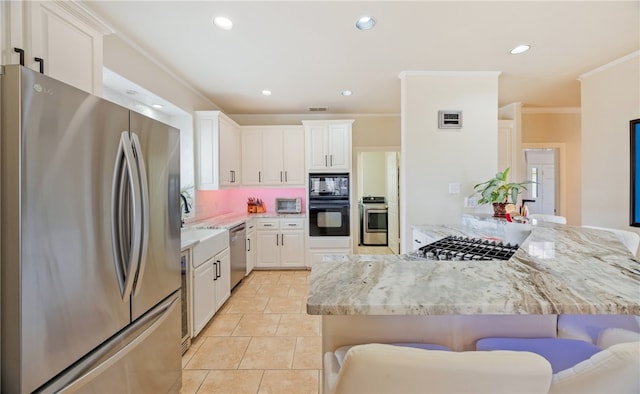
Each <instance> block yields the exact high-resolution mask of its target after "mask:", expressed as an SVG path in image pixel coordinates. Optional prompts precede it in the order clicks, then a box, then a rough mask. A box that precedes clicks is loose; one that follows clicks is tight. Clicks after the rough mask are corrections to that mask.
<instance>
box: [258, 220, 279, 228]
mask: <svg viewBox="0 0 640 394" xmlns="http://www.w3.org/2000/svg"><path fill="white" fill-rule="evenodd" d="M256 228H257V229H258V230H277V229H279V228H280V221H279V220H278V219H259V220H258V221H257V223H256Z"/></svg>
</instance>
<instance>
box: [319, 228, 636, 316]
mask: <svg viewBox="0 0 640 394" xmlns="http://www.w3.org/2000/svg"><path fill="white" fill-rule="evenodd" d="M505 228H506V227H505ZM524 228H525V227H521V228H519V227H516V231H515V234H516V235H522V232H521V231H520V230H522V229H524ZM414 229H416V230H418V231H421V232H422V233H424V234H425V235H426V236H427V237H428V238H429V241H428V242H433V241H436V240H438V239H440V238H443V237H445V236H448V235H463V236H470V237H486V238H499V239H506V238H507V237H509V236H511V237H513V236H514V232H513V231H511V232H505V231H504V228H500V227H499V226H493V225H490V224H487V223H484V224H482V223H481V225H476V226H469V225H464V226H463V225H451V226H416V227H414ZM526 229H527V233H528V230H529V228H526ZM522 239H523V242H522V243H521V244H520V247H519V249H518V250H517V252H516V253H515V254H514V255H513V256H512V257H511V259H509V260H507V261H499V260H492V261H482V262H473V261H427V260H424V259H420V258H418V257H415V256H411V255H410V254H409V255H400V256H397V255H352V256H347V255H343V256H326V258H325V261H323V262H321V263H318V264H315V265H314V266H313V268H312V270H311V278H310V286H309V294H308V298H307V312H308V313H309V314H312V315H454V314H455V315H466V314H560V313H565V314H598V313H602V314H636V315H638V314H640V263H639V262H638V261H637V260H636V259H635V258H634V256H632V255H631V254H630V253H629V251H628V250H627V249H626V248H625V247H624V245H623V244H622V243H621V242H620V241H618V240H617V238H616V237H615V235H614V234H613V233H610V232H606V231H601V230H593V229H586V228H582V227H576V226H568V225H556V224H549V223H544V224H541V225H537V226H531V227H530V234H529V235H528V236H527V235H526V234H525V236H524V237H522Z"/></svg>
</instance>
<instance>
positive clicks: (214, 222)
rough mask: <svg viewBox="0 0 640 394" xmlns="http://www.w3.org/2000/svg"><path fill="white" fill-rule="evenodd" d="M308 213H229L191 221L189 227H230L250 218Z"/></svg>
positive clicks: (296, 215)
mask: <svg viewBox="0 0 640 394" xmlns="http://www.w3.org/2000/svg"><path fill="white" fill-rule="evenodd" d="M306 217H307V215H306V213H277V212H265V213H228V214H225V215H220V216H214V217H211V218H207V219H203V220H199V221H196V222H192V223H189V227H198V228H225V229H227V230H228V229H230V228H232V227H235V226H237V225H239V224H242V223H245V222H246V221H247V220H249V219H253V218H256V219H260V218H306Z"/></svg>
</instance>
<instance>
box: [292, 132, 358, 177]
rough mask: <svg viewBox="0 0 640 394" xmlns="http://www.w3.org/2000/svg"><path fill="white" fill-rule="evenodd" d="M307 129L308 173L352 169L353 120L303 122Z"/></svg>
mask: <svg viewBox="0 0 640 394" xmlns="http://www.w3.org/2000/svg"><path fill="white" fill-rule="evenodd" d="M302 123H303V124H304V127H305V140H306V157H307V170H308V171H336V170H341V171H349V170H350V169H351V125H352V124H353V120H328V121H324V120H322V121H320V120H312V121H302Z"/></svg>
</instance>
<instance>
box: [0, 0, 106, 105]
mask: <svg viewBox="0 0 640 394" xmlns="http://www.w3.org/2000/svg"><path fill="white" fill-rule="evenodd" d="M1 7H2V24H3V25H4V26H6V28H3V29H4V31H3V32H7V33H8V37H7V39H3V40H2V63H3V64H20V54H19V52H16V51H15V49H14V48H19V49H22V50H23V51H24V52H23V54H24V55H23V59H24V65H25V66H27V67H29V68H32V69H34V70H38V71H40V70H41V71H42V72H43V73H44V74H46V75H48V76H50V77H52V78H55V79H58V80H60V81H62V82H65V83H67V84H69V85H72V86H75V87H77V88H79V89H82V90H84V91H86V92H89V93H93V94H95V95H98V96H100V95H102V65H103V64H102V37H103V35H106V34H109V33H111V30H110V29H109V28H108V27H107V26H105V25H104V24H102V23H101V22H100V21H99V20H97V19H95V18H94V17H93V16H91V15H90V14H89V13H87V12H85V11H84V9H83V8H81V7H80V6H78V4H77V3H75V2H70V1H6V2H5V1H3V2H2V5H1Z"/></svg>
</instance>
